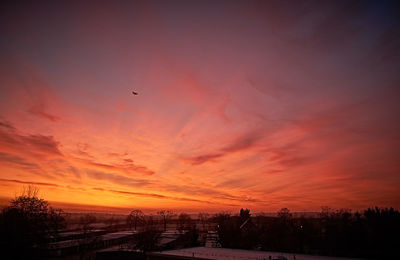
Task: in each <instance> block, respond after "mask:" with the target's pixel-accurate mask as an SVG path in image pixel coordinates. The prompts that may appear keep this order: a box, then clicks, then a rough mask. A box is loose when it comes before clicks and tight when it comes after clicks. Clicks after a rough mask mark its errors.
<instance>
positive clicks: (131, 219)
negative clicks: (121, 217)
mask: <svg viewBox="0 0 400 260" xmlns="http://www.w3.org/2000/svg"><path fill="white" fill-rule="evenodd" d="M126 221H127V223H128V225H129V228H130V229H132V227H133V228H134V230H136V229H137V226H138V225H142V224H143V223H144V214H143V212H142V211H141V210H139V209H135V210H132V211H131V213H130V214H129V215H128V217H127V219H126Z"/></svg>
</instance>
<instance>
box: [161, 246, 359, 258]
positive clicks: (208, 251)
mask: <svg viewBox="0 0 400 260" xmlns="http://www.w3.org/2000/svg"><path fill="white" fill-rule="evenodd" d="M162 254H168V255H177V256H194V257H199V258H208V259H216V260H228V259H237V260H239V259H243V260H244V259H249V260H269V256H271V259H279V257H280V256H284V257H286V258H287V259H288V260H355V258H344V257H329V256H313V255H302V254H289V253H278V252H268V251H255V250H241V249H229V248H207V247H192V248H184V249H179V250H168V251H163V252H162Z"/></svg>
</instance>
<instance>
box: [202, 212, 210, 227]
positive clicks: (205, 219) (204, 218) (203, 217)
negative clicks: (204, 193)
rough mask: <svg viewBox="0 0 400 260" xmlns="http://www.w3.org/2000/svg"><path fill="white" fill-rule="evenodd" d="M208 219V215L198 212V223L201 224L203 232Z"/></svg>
mask: <svg viewBox="0 0 400 260" xmlns="http://www.w3.org/2000/svg"><path fill="white" fill-rule="evenodd" d="M209 218H210V214H208V213H205V212H200V213H199V220H200V223H201V225H202V227H203V231H204V230H206V225H207V222H208V219H209Z"/></svg>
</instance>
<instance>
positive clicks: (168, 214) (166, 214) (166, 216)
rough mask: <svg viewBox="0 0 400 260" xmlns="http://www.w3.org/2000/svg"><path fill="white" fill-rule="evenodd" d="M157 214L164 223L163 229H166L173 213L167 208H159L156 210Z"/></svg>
mask: <svg viewBox="0 0 400 260" xmlns="http://www.w3.org/2000/svg"><path fill="white" fill-rule="evenodd" d="M157 214H158V215H160V217H161V221H162V222H163V225H164V231H165V230H167V222H168V221H169V220H170V219H171V218H172V216H173V215H174V213H173V212H172V211H169V210H160V211H158V212H157Z"/></svg>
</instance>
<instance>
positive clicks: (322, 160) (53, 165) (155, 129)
mask: <svg viewBox="0 0 400 260" xmlns="http://www.w3.org/2000/svg"><path fill="white" fill-rule="evenodd" d="M171 3H172V2H171ZM257 3H258V2H257ZM278 3H279V2H277V3H262V2H261V3H258V4H255V2H251V1H250V3H235V2H231V3H225V5H222V4H221V3H213V4H211V3H208V2H204V3H181V2H180V4H178V3H176V4H171V5H167V4H165V3H163V2H162V1H161V2H157V1H156V2H152V1H150V2H146V3H129V4H128V3H124V4H122V3H121V5H112V4H111V3H110V4H108V5H107V4H102V5H98V6H96V7H93V6H90V5H85V4H71V5H70V6H69V7H68V8H65V6H63V4H55V3H53V4H48V3H47V5H46V4H45V3H40V4H37V5H33V6H24V5H20V6H18V8H15V9H13V7H12V6H11V4H10V6H7V7H8V8H4V10H3V11H2V17H3V19H1V20H0V32H1V35H5V36H6V37H5V38H7V42H4V44H1V45H0V51H1V52H0V54H1V56H0V57H1V59H0V197H3V198H7V199H9V198H13V197H14V196H15V195H16V194H18V193H19V192H20V191H21V189H22V187H23V186H26V185H34V186H37V187H38V188H39V189H40V194H41V196H42V197H43V198H45V199H46V200H49V201H51V202H54V203H55V205H64V206H63V207H65V208H68V206H65V205H72V204H76V205H78V206H79V205H85V206H83V207H90V206H93V208H94V209H95V208H96V207H97V208H98V207H104V208H110V209H112V208H127V209H129V208H131V209H134V208H135V209H136V208H140V209H144V210H145V211H149V212H150V211H154V210H156V209H172V210H174V211H177V212H178V211H187V212H200V211H209V212H218V211H223V210H224V211H232V212H236V211H238V210H239V209H240V208H242V207H243V208H249V209H251V210H252V212H262V211H264V212H267V211H277V210H279V209H280V208H283V207H287V208H289V209H290V210H292V211H319V210H320V208H321V206H330V207H332V208H350V209H355V210H358V209H365V208H367V207H371V206H382V207H396V208H399V207H400V197H399V194H400V174H399V173H400V153H399V147H400V134H399V133H400V122H399V119H398V118H399V111H400V105H399V102H398V100H399V98H400V92H399V88H398V82H399V76H398V71H397V69H398V68H399V67H400V62H399V59H398V58H397V59H396V58H393V57H398V55H399V49H398V48H397V49H396V48H395V47H393V46H395V43H399V42H400V37H399V33H398V30H397V31H395V32H394V31H393V28H400V27H396V26H395V25H396V24H395V23H396V22H394V21H393V20H392V16H391V13H390V12H389V11H388V10H386V9H385V11H382V12H389V13H384V14H382V13H374V12H375V11H374V8H372V7H371V6H368V8H367V7H365V8H364V7H363V8H361V7H359V6H353V7H352V8H354V10H353V9H352V10H353V11H349V12H344V13H343V12H341V10H342V9H340V8H344V9H347V6H346V5H347V3H340V4H337V3H333V4H334V5H332V6H326V5H324V4H322V3H321V4H316V5H315V6H313V8H309V9H307V10H306V11H304V12H305V13H301V12H300V11H298V10H300V9H302V8H300V7H299V6H297V5H302V3H293V7H291V8H286V7H285V6H284V5H283V4H282V5H281V4H278ZM336 5H338V6H340V5H343V6H341V7H340V8H339V7H336ZM358 8H359V9H358ZM382 8H383V7H382ZM60 13H62V14H63V15H60ZM318 14H322V15H318ZM381 16H382V17H381ZM383 16H384V17H383ZM39 17H40V19H39ZM377 20H379V22H377ZM397 23H398V22H397ZM132 91H137V92H138V95H137V96H134V95H132V93H131V92H132ZM57 203H58V204H57Z"/></svg>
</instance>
